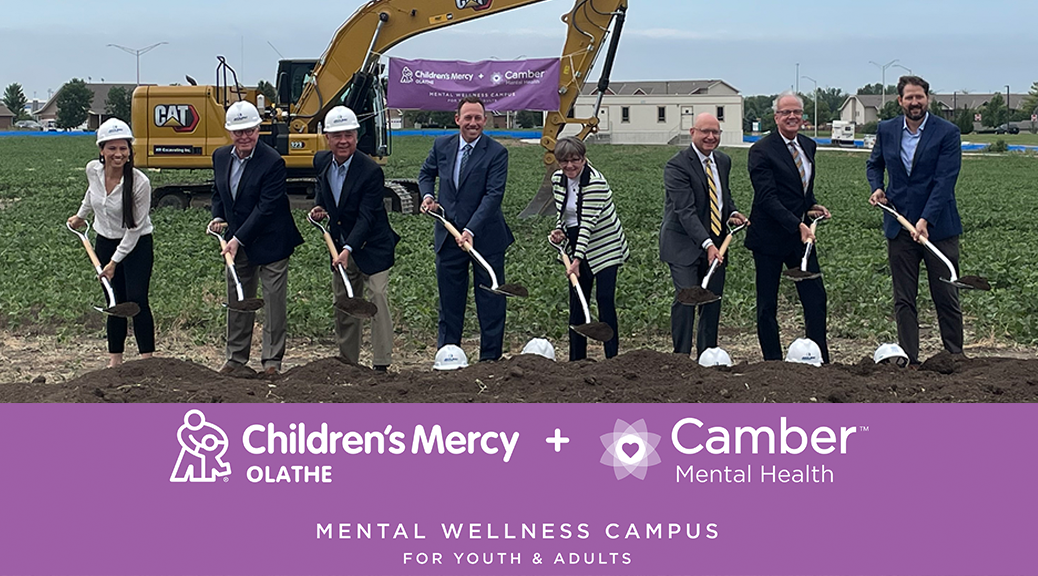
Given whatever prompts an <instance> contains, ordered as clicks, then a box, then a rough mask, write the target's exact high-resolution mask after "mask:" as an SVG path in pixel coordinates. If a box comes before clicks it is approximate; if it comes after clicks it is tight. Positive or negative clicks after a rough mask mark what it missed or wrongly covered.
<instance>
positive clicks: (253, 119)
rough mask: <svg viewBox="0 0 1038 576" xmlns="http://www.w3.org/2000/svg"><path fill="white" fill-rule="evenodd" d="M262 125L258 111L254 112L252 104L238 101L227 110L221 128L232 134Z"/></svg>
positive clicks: (254, 108)
mask: <svg viewBox="0 0 1038 576" xmlns="http://www.w3.org/2000/svg"><path fill="white" fill-rule="evenodd" d="M262 123H263V120H262V119H261V118H260V115H259V110H256V107H255V106H253V104H252V102H247V101H245V100H240V101H238V102H235V103H234V104H231V107H230V108H228V109H227V116H226V118H225V119H224V124H223V127H224V128H226V129H227V130H228V131H230V132H234V131H235V130H248V129H250V128H255V127H256V126H259V125H260V124H262Z"/></svg>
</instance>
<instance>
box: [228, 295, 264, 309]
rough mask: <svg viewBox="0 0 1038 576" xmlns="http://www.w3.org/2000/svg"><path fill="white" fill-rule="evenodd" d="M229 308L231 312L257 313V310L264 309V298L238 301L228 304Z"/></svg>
mask: <svg viewBox="0 0 1038 576" xmlns="http://www.w3.org/2000/svg"><path fill="white" fill-rule="evenodd" d="M227 308H228V309H230V310H237V311H238V312H255V311H256V310H259V309H260V308H263V298H246V299H244V300H236V301H234V302H231V303H229V304H227Z"/></svg>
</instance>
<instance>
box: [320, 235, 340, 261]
mask: <svg viewBox="0 0 1038 576" xmlns="http://www.w3.org/2000/svg"><path fill="white" fill-rule="evenodd" d="M322 236H324V244H325V245H326V246H328V253H329V254H331V255H332V258H335V257H336V256H338V255H339V252H338V250H336V249H335V242H334V241H333V240H332V235H331V234H330V233H329V232H328V231H327V230H325V231H324V232H323V233H322Z"/></svg>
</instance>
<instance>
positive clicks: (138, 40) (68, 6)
mask: <svg viewBox="0 0 1038 576" xmlns="http://www.w3.org/2000/svg"><path fill="white" fill-rule="evenodd" d="M423 1H425V0H407V1H406V2H405V1H403V0H401V1H400V4H407V3H410V2H416V3H421V2H423ZM363 4H364V2H361V1H358V0H337V1H335V2H329V1H327V0H322V1H317V0H293V1H291V2H285V1H283V0H282V1H278V2H274V1H271V0H249V2H242V3H232V2H212V1H211V0H206V1H203V0H178V1H177V2H161V3H160V2H153V1H147V0H136V1H132V2H131V1H128V0H108V1H107V2H104V3H98V2H84V1H82V0H37V1H36V2H31V3H21V4H20V6H21V9H20V10H17V11H16V10H5V11H4V17H3V19H2V20H0V87H3V86H7V85H8V84H10V83H12V82H18V83H20V84H21V85H22V87H23V90H24V92H25V95H26V96H27V97H28V98H30V99H32V98H33V97H36V98H40V99H43V100H45V99H47V97H48V95H49V93H50V91H56V90H57V89H58V88H60V87H61V85H62V84H63V83H64V82H66V81H67V80H69V79H71V78H74V77H78V78H83V79H85V80H88V81H93V82H100V81H101V80H102V79H104V81H106V82H110V83H111V82H129V83H132V82H134V81H135V78H136V59H135V57H134V56H133V55H131V54H127V53H125V52H123V51H121V50H118V49H116V48H112V47H108V46H107V45H108V44H119V45H122V46H127V47H130V48H135V49H139V48H144V47H146V46H149V45H151V44H155V43H157V42H168V44H165V45H161V46H158V47H157V48H155V49H154V50H152V51H150V52H149V53H147V54H144V55H142V56H141V57H140V65H141V82H142V83H156V84H170V83H181V84H183V83H185V81H184V75H185V74H189V75H191V76H193V77H194V78H196V79H197V80H198V81H199V83H203V84H205V83H208V84H212V83H213V82H214V80H215V70H216V63H217V61H216V55H218V54H219V55H223V56H225V57H226V58H227V60H228V62H229V63H230V64H231V65H232V66H233V67H234V68H236V69H237V71H238V74H239V79H240V81H241V82H243V83H245V84H249V85H254V84H255V83H256V82H258V81H259V80H260V79H265V80H268V81H273V77H274V73H275V70H276V68H277V61H278V59H279V58H280V56H279V55H278V52H280V53H281V54H282V55H284V56H285V57H286V58H318V57H320V55H321V53H323V52H324V50H325V48H327V46H328V44H329V43H330V42H331V40H332V37H333V35H334V34H335V31H336V30H337V29H338V28H339V26H340V25H341V24H342V23H343V22H344V21H345V20H346V19H348V18H349V17H350V15H351V14H352V13H353V12H354V11H355V10H356V9H357V8H359V7H360V6H362V5H363ZM629 4H630V8H629V10H628V18H627V23H626V25H625V27H624V30H623V34H622V37H621V41H620V47H619V50H618V52H617V57H616V64H615V66H614V69H613V74H612V80H613V81H634V80H695V79H722V80H725V81H726V82H728V83H729V84H731V85H733V86H735V87H736V88H737V89H738V90H739V91H740V92H741V93H742V94H743V95H744V96H751V95H755V94H775V93H777V92H780V91H782V90H787V89H789V88H791V87H793V86H794V84H795V82H796V80H797V71H798V66H797V65H798V64H799V74H800V76H801V77H803V76H808V77H810V78H813V79H814V80H815V81H817V83H818V86H819V88H825V87H839V88H841V89H843V90H844V91H846V92H854V91H855V90H856V89H857V88H858V87H860V86H862V85H864V84H869V83H876V82H879V81H880V80H881V78H882V74H883V71H882V70H881V69H880V67H879V66H877V65H874V64H871V63H870V61H872V62H876V63H879V64H887V63H889V62H892V61H894V60H896V61H897V62H896V63H895V65H891V66H889V67H888V68H887V69H886V81H887V83H888V84H894V83H896V80H897V77H898V76H899V75H901V74H904V73H907V72H906V70H905V69H910V70H912V72H913V73H915V74H917V75H920V76H923V77H924V78H926V79H927V80H928V81H929V82H930V85H931V88H932V89H933V90H934V91H936V92H941V93H950V92H952V91H956V90H958V91H962V90H966V91H969V92H978V93H979V92H995V91H1000V92H1001V91H1005V86H1006V85H1007V84H1008V85H1009V86H1010V87H1011V91H1012V92H1013V93H1023V92H1027V91H1028V89H1029V88H1030V86H1031V83H1032V82H1034V81H1036V80H1038V67H1035V66H1034V65H1033V58H1034V54H1035V53H1038V35H1034V34H1033V33H1032V34H1029V33H1028V31H1029V28H1030V24H1029V22H1030V20H1031V18H1032V12H1033V10H1034V3H1033V0H1029V1H1024V0H989V1H987V2H984V3H980V2H976V1H971V2H966V1H963V0H941V1H937V0H929V1H924V0H900V1H891V0H871V1H869V2H848V1H844V0H835V1H834V0H828V1H821V0H801V1H800V2H796V3H780V2H774V1H762V0H727V1H725V2H699V1H696V0H630V2H629ZM572 6H573V2H572V0H545V1H543V2H540V3H538V4H533V5H530V6H525V7H522V8H517V9H514V10H510V11H507V12H504V13H501V14H496V15H492V16H488V17H484V18H480V19H477V20H474V21H470V22H466V23H462V24H458V25H455V26H451V27H448V28H444V29H441V30H437V31H433V32H428V33H426V34H421V35H418V36H416V37H414V38H412V39H410V40H407V41H405V42H403V43H401V44H399V45H397V46H396V47H394V48H393V49H392V50H390V51H389V54H388V55H389V56H398V57H401V58H430V59H459V60H471V61H475V60H486V59H503V60H507V59H519V58H543V57H558V56H559V55H560V53H561V51H562V44H563V41H564V39H565V33H566V27H565V25H564V24H563V23H562V22H561V21H560V20H559V17H560V16H561V15H562V14H564V13H565V12H567V11H569V9H570V8H571V7H572ZM365 44H366V40H365ZM271 46H273V47H274V48H272V47H271ZM365 47H366V46H365ZM275 48H276V50H277V51H275ZM601 62H602V59H601V58H600V59H599V62H598V64H597V66H596V68H595V69H594V70H593V71H592V74H591V76H590V78H591V79H592V81H596V80H597V78H598V76H599V74H600V72H601V69H600V67H601ZM898 66H903V67H904V68H899V67H898ZM799 88H800V90H801V91H803V92H808V91H810V90H813V89H814V83H813V82H812V81H811V80H808V79H804V78H801V79H800V85H799Z"/></svg>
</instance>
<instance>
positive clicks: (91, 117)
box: [34, 83, 137, 130]
mask: <svg viewBox="0 0 1038 576" xmlns="http://www.w3.org/2000/svg"><path fill="white" fill-rule="evenodd" d="M86 86H87V88H89V89H90V91H91V92H93V93H94V99H93V100H92V101H91V102H90V109H89V110H88V111H87V122H86V129H87V130H97V127H98V126H100V125H101V122H104V121H105V119H106V118H107V116H106V115H105V100H107V99H108V91H109V90H111V89H112V88H115V87H116V86H122V87H123V88H126V89H127V90H129V91H130V94H133V90H134V89H135V88H137V85H136V84H92V83H88V84H87V85H86ZM59 94H61V90H60V89H59V90H58V91H57V92H55V93H54V95H53V96H51V97H50V99H49V100H47V103H46V104H44V105H43V107H42V108H40V109H39V110H38V111H36V113H35V114H34V116H35V118H36V121H37V122H39V123H40V124H43V125H46V124H47V121H48V120H53V121H55V122H56V121H57V119H58V95H59Z"/></svg>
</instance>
